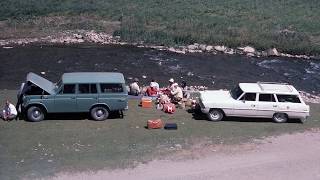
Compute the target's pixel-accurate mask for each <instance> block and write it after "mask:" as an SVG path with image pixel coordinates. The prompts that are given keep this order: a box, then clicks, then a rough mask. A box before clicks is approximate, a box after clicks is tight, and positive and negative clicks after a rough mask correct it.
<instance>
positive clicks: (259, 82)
mask: <svg viewBox="0 0 320 180" xmlns="http://www.w3.org/2000/svg"><path fill="white" fill-rule="evenodd" d="M257 83H258V84H282V85H289V84H288V83H283V82H263V81H258V82H257Z"/></svg>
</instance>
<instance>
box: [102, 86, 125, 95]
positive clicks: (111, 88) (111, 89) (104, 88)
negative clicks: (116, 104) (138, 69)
mask: <svg viewBox="0 0 320 180" xmlns="http://www.w3.org/2000/svg"><path fill="white" fill-rule="evenodd" d="M100 87H101V93H119V92H123V87H122V84H100Z"/></svg>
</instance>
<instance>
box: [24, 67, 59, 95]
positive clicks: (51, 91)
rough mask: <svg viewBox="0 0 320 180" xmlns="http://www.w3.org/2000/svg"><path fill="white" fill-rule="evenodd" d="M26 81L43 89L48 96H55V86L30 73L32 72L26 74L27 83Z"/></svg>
mask: <svg viewBox="0 0 320 180" xmlns="http://www.w3.org/2000/svg"><path fill="white" fill-rule="evenodd" d="M28 81H29V82H31V83H33V84H35V85H37V86H38V87H39V88H41V89H43V90H44V91H46V92H47V93H49V94H55V91H54V90H55V85H54V84H53V83H52V82H51V81H49V80H47V79H45V78H43V77H41V76H39V75H37V74H35V73H32V72H29V73H28V75H27V82H28Z"/></svg>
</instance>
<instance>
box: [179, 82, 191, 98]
mask: <svg viewBox="0 0 320 180" xmlns="http://www.w3.org/2000/svg"><path fill="white" fill-rule="evenodd" d="M181 88H182V92H183V97H184V98H187V99H189V97H190V92H189V90H188V86H187V82H185V81H182V83H181Z"/></svg>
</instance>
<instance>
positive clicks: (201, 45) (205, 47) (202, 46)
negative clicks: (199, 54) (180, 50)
mask: <svg viewBox="0 0 320 180" xmlns="http://www.w3.org/2000/svg"><path fill="white" fill-rule="evenodd" d="M199 49H201V50H202V51H206V49H207V45H205V44H200V45H199Z"/></svg>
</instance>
